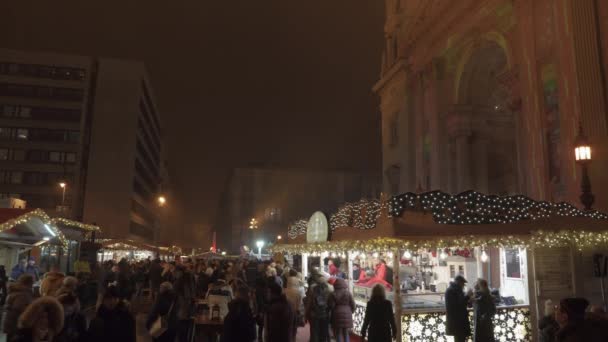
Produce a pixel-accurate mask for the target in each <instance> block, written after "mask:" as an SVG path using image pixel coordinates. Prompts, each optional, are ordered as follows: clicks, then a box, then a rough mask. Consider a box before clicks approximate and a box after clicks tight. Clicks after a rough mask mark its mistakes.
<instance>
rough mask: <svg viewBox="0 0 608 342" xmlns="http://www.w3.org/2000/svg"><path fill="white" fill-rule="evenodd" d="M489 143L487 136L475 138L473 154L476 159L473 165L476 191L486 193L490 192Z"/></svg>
mask: <svg viewBox="0 0 608 342" xmlns="http://www.w3.org/2000/svg"><path fill="white" fill-rule="evenodd" d="M488 144H489V139H488V138H486V137H483V136H482V137H477V138H476V139H475V142H474V145H473V156H472V159H473V160H475V162H474V163H472V165H474V166H475V170H474V172H473V174H474V184H475V188H474V190H475V191H479V192H483V193H485V194H488V193H489V186H488V183H489V181H488Z"/></svg>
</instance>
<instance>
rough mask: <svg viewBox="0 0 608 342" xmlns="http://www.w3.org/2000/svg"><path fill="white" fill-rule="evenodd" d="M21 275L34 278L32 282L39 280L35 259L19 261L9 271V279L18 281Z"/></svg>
mask: <svg viewBox="0 0 608 342" xmlns="http://www.w3.org/2000/svg"><path fill="white" fill-rule="evenodd" d="M22 274H29V275H31V276H32V278H34V282H37V281H38V280H40V272H39V271H38V267H36V259H34V257H30V258H29V259H22V260H21V261H19V263H18V264H17V265H15V267H13V269H12V270H11V279H13V280H18V279H19V277H20V276H21V275H22Z"/></svg>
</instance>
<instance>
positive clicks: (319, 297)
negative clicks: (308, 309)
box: [312, 285, 329, 318]
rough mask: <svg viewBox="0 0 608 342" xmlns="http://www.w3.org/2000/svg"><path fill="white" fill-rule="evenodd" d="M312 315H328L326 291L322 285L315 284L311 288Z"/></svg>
mask: <svg viewBox="0 0 608 342" xmlns="http://www.w3.org/2000/svg"><path fill="white" fill-rule="evenodd" d="M312 299H313V302H312V303H313V315H314V317H315V318H326V317H327V316H328V312H329V309H328V306H327V299H328V293H327V291H326V287H325V286H323V285H317V286H315V288H314V290H313V298H312Z"/></svg>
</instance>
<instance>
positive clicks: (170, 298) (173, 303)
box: [146, 291, 178, 342]
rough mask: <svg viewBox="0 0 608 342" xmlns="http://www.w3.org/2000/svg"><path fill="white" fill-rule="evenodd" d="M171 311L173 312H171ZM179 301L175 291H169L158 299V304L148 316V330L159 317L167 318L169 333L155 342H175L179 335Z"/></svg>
mask: <svg viewBox="0 0 608 342" xmlns="http://www.w3.org/2000/svg"><path fill="white" fill-rule="evenodd" d="M169 311H171V312H169ZM177 311H178V308H177V300H176V296H175V294H174V293H173V291H167V292H163V293H161V294H160V295H159V296H158V298H157V299H156V303H154V306H153V307H152V310H151V311H150V313H149V314H148V319H147V320H146V329H148V330H150V327H152V324H154V322H155V321H156V320H157V319H158V317H159V316H167V315H168V316H167V317H166V319H167V323H168V326H167V331H165V333H164V334H162V335H160V336H159V337H158V338H156V339H154V341H159V342H160V341H166V342H173V341H174V340H175V336H176V335H177Z"/></svg>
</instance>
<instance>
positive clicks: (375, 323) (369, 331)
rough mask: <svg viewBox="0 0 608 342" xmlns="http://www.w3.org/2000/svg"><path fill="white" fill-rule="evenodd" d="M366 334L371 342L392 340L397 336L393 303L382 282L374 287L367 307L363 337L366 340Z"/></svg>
mask: <svg viewBox="0 0 608 342" xmlns="http://www.w3.org/2000/svg"><path fill="white" fill-rule="evenodd" d="M366 336H367V337H368V339H367V340H368V341H369V342H391V341H392V340H393V339H394V338H396V337H397V325H396V323H395V315H394V314H393V304H392V303H391V302H390V301H388V300H387V299H386V291H385V290H384V286H382V285H380V284H377V285H376V286H374V288H373V289H372V297H371V298H370V300H369V302H367V308H366V309H365V318H364V319H363V327H362V329H361V337H362V338H363V339H364V340H365V337H366Z"/></svg>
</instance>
